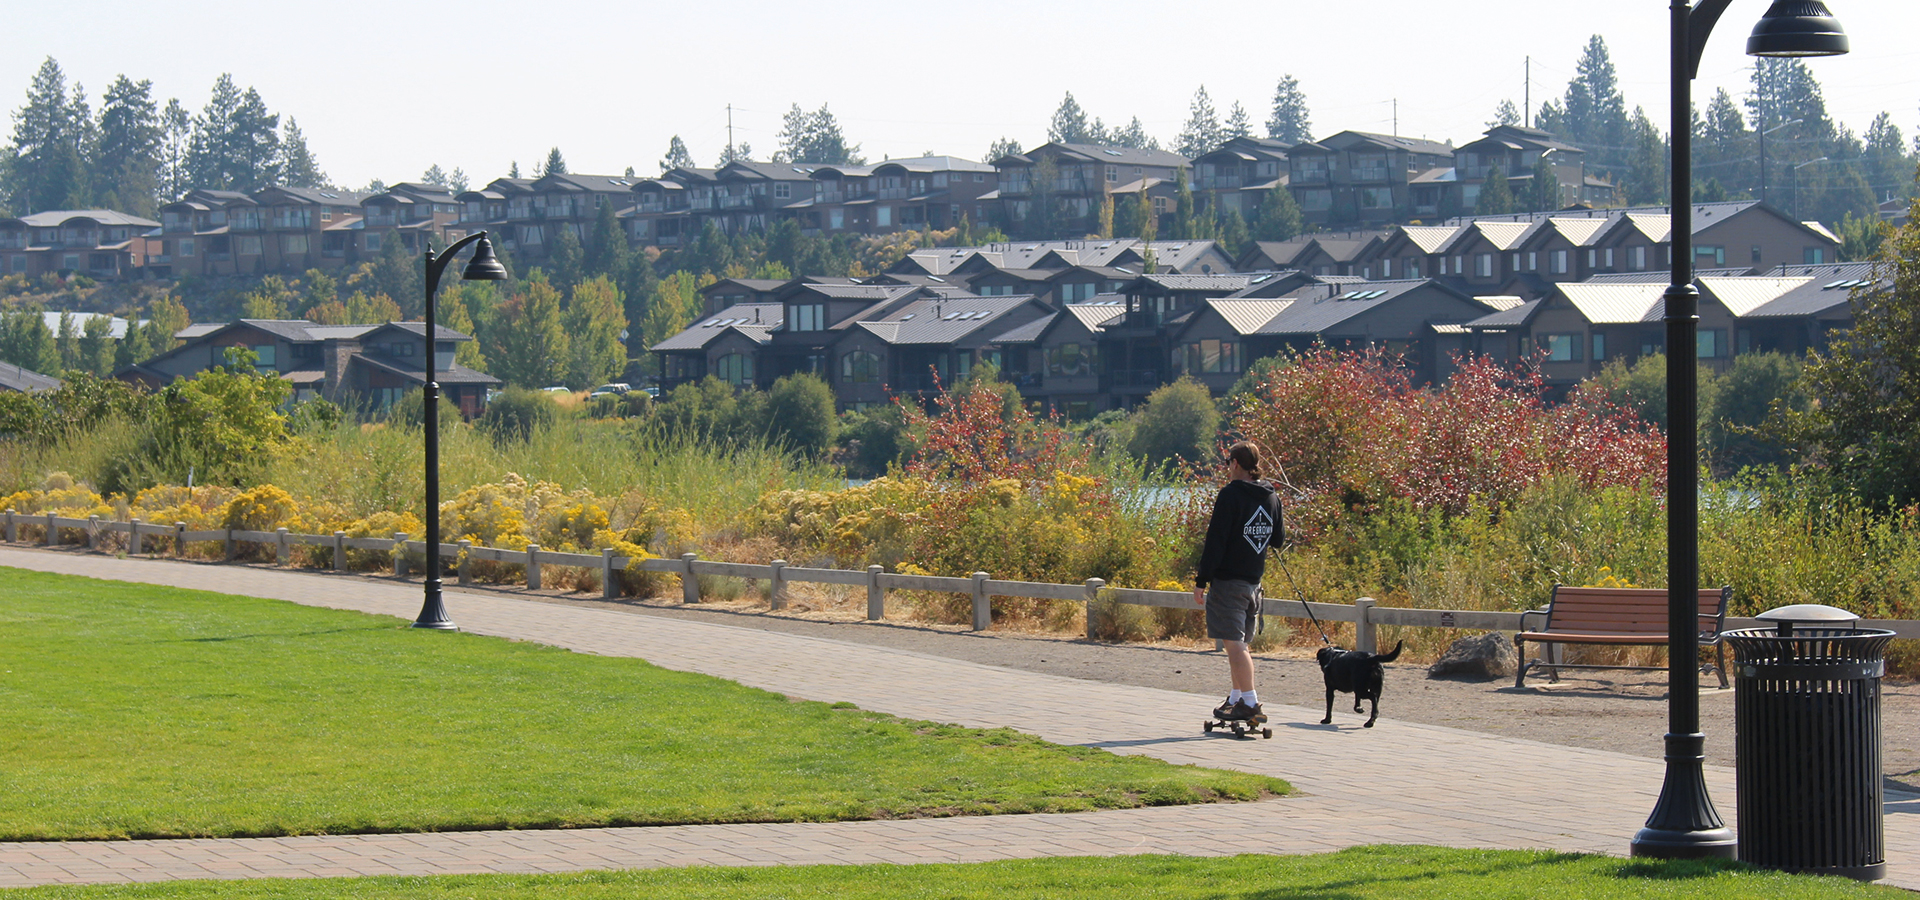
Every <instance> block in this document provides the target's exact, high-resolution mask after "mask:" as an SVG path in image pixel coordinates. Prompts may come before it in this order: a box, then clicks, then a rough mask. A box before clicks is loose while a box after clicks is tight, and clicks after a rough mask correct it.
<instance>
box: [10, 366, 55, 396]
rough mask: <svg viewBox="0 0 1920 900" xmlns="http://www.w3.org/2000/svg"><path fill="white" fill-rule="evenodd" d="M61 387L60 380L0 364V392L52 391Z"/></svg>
mask: <svg viewBox="0 0 1920 900" xmlns="http://www.w3.org/2000/svg"><path fill="white" fill-rule="evenodd" d="M59 387H60V379H58V378H55V377H53V376H52V375H42V374H40V373H39V372H35V371H33V370H32V369H23V368H21V367H19V366H16V365H14V364H13V363H0V390H9V391H51V390H57V389H58V388H59Z"/></svg>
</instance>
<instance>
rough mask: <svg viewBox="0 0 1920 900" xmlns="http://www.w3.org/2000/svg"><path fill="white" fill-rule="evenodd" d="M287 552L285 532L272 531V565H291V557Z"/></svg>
mask: <svg viewBox="0 0 1920 900" xmlns="http://www.w3.org/2000/svg"><path fill="white" fill-rule="evenodd" d="M288 550H289V548H288V547H287V530H286V529H285V528H275V529H274V530H273V564H274V565H276V566H284V565H288V564H290V563H292V562H293V556H292V554H291V553H289V552H288Z"/></svg>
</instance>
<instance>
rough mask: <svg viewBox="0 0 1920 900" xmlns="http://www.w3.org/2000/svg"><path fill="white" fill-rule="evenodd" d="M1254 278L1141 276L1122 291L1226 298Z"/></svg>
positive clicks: (1240, 276)
mask: <svg viewBox="0 0 1920 900" xmlns="http://www.w3.org/2000/svg"><path fill="white" fill-rule="evenodd" d="M1253 278H1254V276H1252V275H1243V274H1228V275H1141V276H1139V277H1138V278H1135V279H1134V280H1133V281H1132V282H1130V283H1128V285H1127V286H1126V287H1125V288H1124V289H1123V290H1124V291H1125V292H1127V293H1139V292H1141V291H1144V290H1149V289H1152V290H1157V291H1165V292H1173V291H1200V292H1209V293H1214V294H1218V295H1220V296H1223V297H1224V296H1226V295H1227V294H1231V293H1234V292H1236V291H1241V290H1245V289H1246V287H1247V286H1248V285H1250V284H1252V283H1253Z"/></svg>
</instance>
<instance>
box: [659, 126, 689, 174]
mask: <svg viewBox="0 0 1920 900" xmlns="http://www.w3.org/2000/svg"><path fill="white" fill-rule="evenodd" d="M693 167H694V163H693V154H691V153H688V152H687V142H686V141H683V140H681V139H680V136H679V135H677V134H676V135H674V136H673V140H671V141H668V142H667V155H666V156H663V157H661V158H660V173H661V174H663V175H664V174H666V173H668V172H671V171H673V170H674V169H691V168H693Z"/></svg>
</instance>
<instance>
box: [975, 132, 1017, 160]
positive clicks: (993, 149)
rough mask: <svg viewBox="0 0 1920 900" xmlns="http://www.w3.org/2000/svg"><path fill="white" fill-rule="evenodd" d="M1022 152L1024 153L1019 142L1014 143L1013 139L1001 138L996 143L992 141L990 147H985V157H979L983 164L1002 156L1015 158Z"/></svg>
mask: <svg viewBox="0 0 1920 900" xmlns="http://www.w3.org/2000/svg"><path fill="white" fill-rule="evenodd" d="M1022 152H1024V151H1022V150H1021V149H1020V142H1019V141H1016V140H1014V139H1013V138H1005V137H1003V138H1001V139H999V140H997V141H994V142H993V143H992V145H990V146H988V147H987V155H986V156H983V157H981V158H980V161H981V162H984V163H991V162H993V161H994V160H996V159H999V158H1001V157H1003V156H1015V155H1018V154H1020V153H1022Z"/></svg>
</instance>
